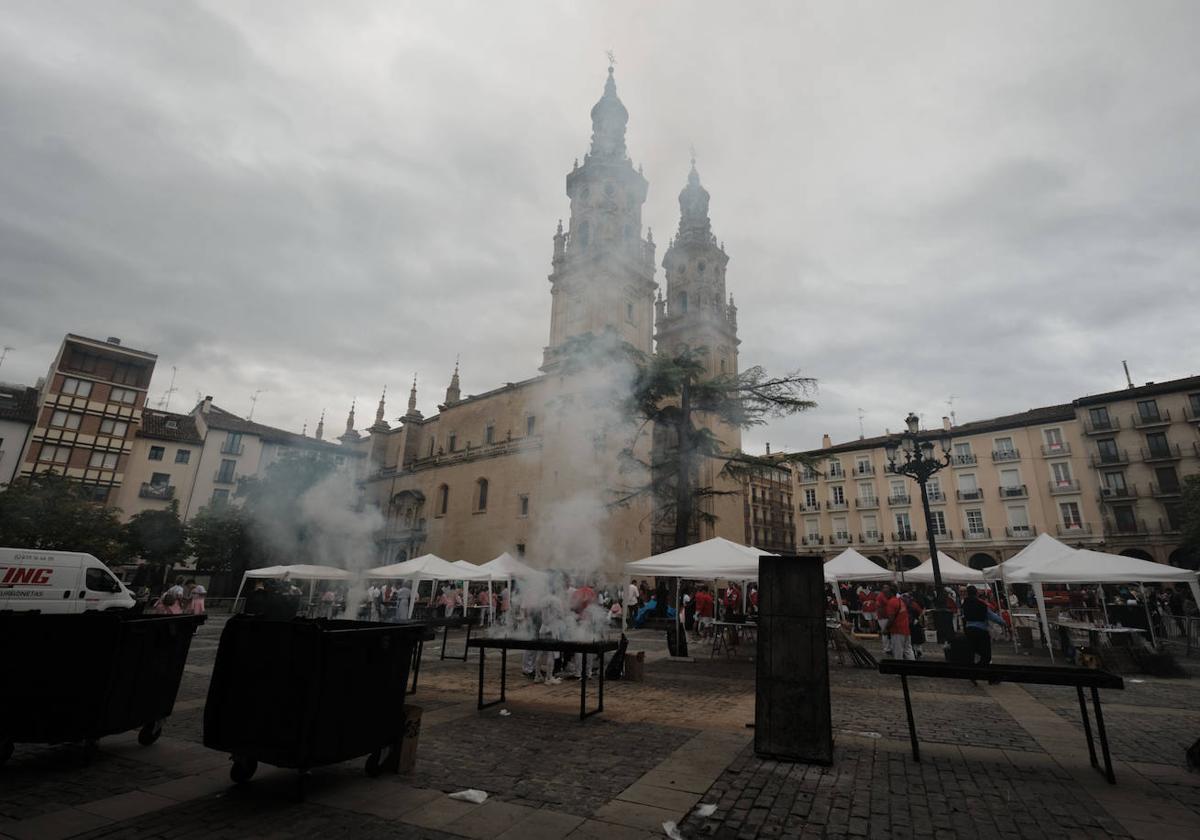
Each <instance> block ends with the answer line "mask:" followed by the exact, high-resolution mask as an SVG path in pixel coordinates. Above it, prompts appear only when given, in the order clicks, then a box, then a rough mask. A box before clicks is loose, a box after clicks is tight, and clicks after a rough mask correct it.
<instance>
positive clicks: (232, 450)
mask: <svg viewBox="0 0 1200 840" xmlns="http://www.w3.org/2000/svg"><path fill="white" fill-rule="evenodd" d="M243 451H245V446H243V444H242V433H241V432H229V433H228V434H226V435H225V442H224V443H223V444H221V452H222V454H224V455H241V454H242V452H243Z"/></svg>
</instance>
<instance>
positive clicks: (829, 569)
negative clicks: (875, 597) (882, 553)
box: [825, 548, 892, 582]
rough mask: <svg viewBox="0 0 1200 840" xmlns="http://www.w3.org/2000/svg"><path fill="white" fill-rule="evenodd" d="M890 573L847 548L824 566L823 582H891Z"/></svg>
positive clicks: (888, 570)
mask: <svg viewBox="0 0 1200 840" xmlns="http://www.w3.org/2000/svg"><path fill="white" fill-rule="evenodd" d="M891 579H892V572H891V570H890V569H885V568H884V567H883V566H880V565H879V564H878V563H876V562H875V561H874V560H872V559H870V558H869V557H864V556H863V555H861V554H859V553H858V552H857V551H855V550H854V549H853V548H847V549H846V550H845V551H843V552H842V553H841V554H839V555H838V556H837V557H834V558H833V559H832V560H830V561H829V562H828V563H826V564H825V580H826V582H830V581H846V580H891Z"/></svg>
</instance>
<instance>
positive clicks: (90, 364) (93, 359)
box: [63, 347, 100, 373]
mask: <svg viewBox="0 0 1200 840" xmlns="http://www.w3.org/2000/svg"><path fill="white" fill-rule="evenodd" d="M99 365H100V357H99V356H97V355H96V354H95V353H88V352H85V351H83V350H78V349H76V348H74V347H72V348H71V350H70V352H69V353H68V354H67V358H66V360H65V361H64V363H63V367H68V368H70V369H71V370H81V371H83V372H84V373H95V372H96V368H97V367H99Z"/></svg>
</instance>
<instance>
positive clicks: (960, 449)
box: [954, 443, 975, 464]
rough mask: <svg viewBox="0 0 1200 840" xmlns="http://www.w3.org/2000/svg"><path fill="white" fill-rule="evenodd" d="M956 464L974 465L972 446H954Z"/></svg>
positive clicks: (963, 444)
mask: <svg viewBox="0 0 1200 840" xmlns="http://www.w3.org/2000/svg"><path fill="white" fill-rule="evenodd" d="M954 463H956V464H974V463H975V456H974V455H973V454H971V444H969V443H956V444H954Z"/></svg>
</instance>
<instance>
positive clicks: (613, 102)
mask: <svg viewBox="0 0 1200 840" xmlns="http://www.w3.org/2000/svg"><path fill="white" fill-rule="evenodd" d="M628 122H629V111H627V110H626V109H625V105H624V104H623V103H622V102H621V99H620V97H618V96H617V82H616V80H615V79H614V78H613V66H612V64H609V65H608V78H607V79H606V80H605V82H604V95H603V96H601V97H600V100H599V101H598V102H597V103H596V104H595V105H594V106H592V151H591V156H592V157H603V158H616V159H617V160H624V158H625V125H626V123H628Z"/></svg>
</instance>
